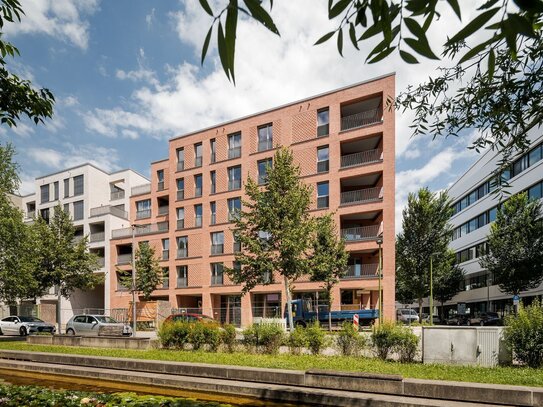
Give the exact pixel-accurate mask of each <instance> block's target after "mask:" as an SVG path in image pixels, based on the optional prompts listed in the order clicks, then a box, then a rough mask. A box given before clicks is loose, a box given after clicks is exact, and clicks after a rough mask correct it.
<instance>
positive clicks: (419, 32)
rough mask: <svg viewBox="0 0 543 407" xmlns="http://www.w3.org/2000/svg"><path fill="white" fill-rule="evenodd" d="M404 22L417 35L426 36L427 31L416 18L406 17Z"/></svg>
mask: <svg viewBox="0 0 543 407" xmlns="http://www.w3.org/2000/svg"><path fill="white" fill-rule="evenodd" d="M403 22H404V23H405V25H406V26H407V28H408V29H409V31H411V33H412V34H413V35H414V36H415V37H417V38H426V33H425V32H424V30H423V29H422V27H421V26H420V25H419V23H418V22H417V21H416V20H414V19H412V18H409V17H406V18H404V19H403Z"/></svg>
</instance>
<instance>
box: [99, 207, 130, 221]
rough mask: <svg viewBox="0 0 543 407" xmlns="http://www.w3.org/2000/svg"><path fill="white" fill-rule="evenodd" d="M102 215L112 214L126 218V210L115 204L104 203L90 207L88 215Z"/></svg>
mask: <svg viewBox="0 0 543 407" xmlns="http://www.w3.org/2000/svg"><path fill="white" fill-rule="evenodd" d="M102 215H113V216H117V217H119V218H123V219H128V212H126V211H123V210H122V209H119V208H117V207H115V206H111V205H104V206H99V207H97V208H91V210H90V217H91V218H92V217H94V216H102Z"/></svg>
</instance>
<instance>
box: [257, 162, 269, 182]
mask: <svg viewBox="0 0 543 407" xmlns="http://www.w3.org/2000/svg"><path fill="white" fill-rule="evenodd" d="M272 164H273V159H271V158H266V159H265V160H260V161H259V162H258V183H259V184H260V185H262V184H265V183H267V182H268V169H270V168H271V166H272Z"/></svg>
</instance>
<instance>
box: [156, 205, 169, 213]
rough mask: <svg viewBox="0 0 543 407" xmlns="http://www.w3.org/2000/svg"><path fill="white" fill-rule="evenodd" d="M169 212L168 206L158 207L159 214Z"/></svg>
mask: <svg viewBox="0 0 543 407" xmlns="http://www.w3.org/2000/svg"><path fill="white" fill-rule="evenodd" d="M169 212H170V207H169V206H159V207H158V214H159V215H167V214H168V213H169Z"/></svg>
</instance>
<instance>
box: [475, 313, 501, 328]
mask: <svg viewBox="0 0 543 407" xmlns="http://www.w3.org/2000/svg"><path fill="white" fill-rule="evenodd" d="M501 324H502V320H501V318H500V316H499V315H498V313H497V312H482V313H481V314H479V315H478V316H475V317H473V318H470V319H469V321H468V325H481V326H485V325H501Z"/></svg>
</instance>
